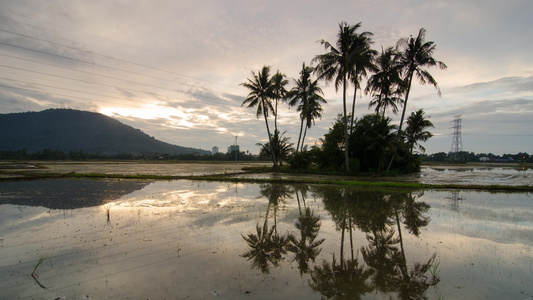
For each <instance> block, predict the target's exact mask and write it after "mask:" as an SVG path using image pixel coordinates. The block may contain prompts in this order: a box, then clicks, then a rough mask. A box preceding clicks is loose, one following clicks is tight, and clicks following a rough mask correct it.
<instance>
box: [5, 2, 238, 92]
mask: <svg viewBox="0 0 533 300" xmlns="http://www.w3.org/2000/svg"><path fill="white" fill-rule="evenodd" d="M0 10H3V11H4V13H8V14H12V15H18V16H20V17H23V18H25V19H28V18H31V19H34V20H36V21H39V22H43V23H47V24H50V25H53V26H55V27H58V28H61V29H64V30H67V31H71V32H74V33H75V34H76V35H80V34H83V35H87V36H92V37H93V38H97V39H100V40H105V41H108V42H111V43H114V44H119V45H120V44H121V45H123V46H126V47H128V48H135V49H137V50H140V51H142V52H145V53H148V51H146V49H141V48H138V47H134V46H132V45H130V44H125V43H119V42H117V41H115V40H110V39H105V38H102V37H100V36H96V35H93V34H88V33H85V32H81V31H78V30H73V29H72V28H69V27H64V26H61V25H57V24H54V23H51V22H49V21H45V20H41V19H39V18H36V17H34V16H31V15H25V14H21V13H19V12H14V11H7V10H6V9H2V8H0ZM0 31H4V32H7V33H11V34H14V35H19V36H22V37H25V38H29V39H35V40H40V41H44V42H48V43H51V44H55V45H58V46H62V47H67V48H71V49H75V50H78V51H82V52H86V53H89V54H94V55H98V56H102V57H107V58H110V59H114V60H118V61H123V62H127V63H130V64H133V65H138V66H143V67H146V68H150V69H153V70H158V71H161V72H165V73H169V74H173V75H176V76H181V77H184V78H189V79H193V80H198V81H203V82H206V83H212V84H216V85H220V86H226V87H230V88H235V87H234V86H227V85H225V84H222V83H218V82H215V81H210V80H206V79H201V78H196V77H193V76H188V75H185V74H182V73H178V72H174V71H170V70H165V69H161V68H156V67H153V66H149V65H145V64H140V63H136V62H132V61H128V60H125V59H121V58H117V57H115V56H109V55H105V54H100V53H98V52H94V51H89V50H85V49H81V48H79V47H74V46H70V45H65V44H60V43H57V42H53V41H50V40H47V39H43V38H37V37H34V36H30V35H27V34H23V33H19V32H14V31H10V30H6V29H0ZM152 54H155V55H157V56H161V57H165V58H167V59H171V60H173V61H176V60H175V59H174V58H172V57H169V56H165V55H161V54H159V53H155V52H152ZM121 55H123V54H121ZM215 91H217V90H215ZM218 92H220V91H218Z"/></svg>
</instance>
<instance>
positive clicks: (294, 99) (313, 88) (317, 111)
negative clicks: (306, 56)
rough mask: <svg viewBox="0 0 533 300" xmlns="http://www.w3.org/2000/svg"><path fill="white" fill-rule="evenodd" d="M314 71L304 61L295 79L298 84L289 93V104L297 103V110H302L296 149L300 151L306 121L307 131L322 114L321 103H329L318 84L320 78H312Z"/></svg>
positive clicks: (294, 104)
mask: <svg viewBox="0 0 533 300" xmlns="http://www.w3.org/2000/svg"><path fill="white" fill-rule="evenodd" d="M312 72H313V68H312V67H309V66H306V65H305V63H304V64H303V65H302V70H301V71H300V78H299V79H295V80H294V81H295V82H296V86H295V87H293V88H292V89H291V91H290V92H289V94H288V95H289V98H290V100H289V106H296V105H297V106H298V107H297V111H299V112H300V134H299V135H298V143H297V144H296V151H298V149H300V147H301V148H302V149H303V144H304V142H303V141H304V140H305V134H304V138H303V139H302V132H303V125H304V121H306V120H307V122H306V132H307V128H311V123H314V119H315V118H317V117H318V118H320V117H321V116H322V115H321V112H322V106H321V105H320V104H321V103H327V102H326V100H325V99H324V97H322V95H323V94H324V93H323V92H322V89H321V88H320V87H319V86H318V80H314V81H312V80H311V73H312ZM300 142H301V143H300ZM300 145H301V146H300Z"/></svg>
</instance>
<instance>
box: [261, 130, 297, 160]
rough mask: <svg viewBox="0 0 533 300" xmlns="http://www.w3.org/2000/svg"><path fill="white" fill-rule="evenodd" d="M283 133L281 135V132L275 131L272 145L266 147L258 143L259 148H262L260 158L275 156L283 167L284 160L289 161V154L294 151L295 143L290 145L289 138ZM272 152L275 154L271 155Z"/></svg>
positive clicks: (268, 144)
mask: <svg viewBox="0 0 533 300" xmlns="http://www.w3.org/2000/svg"><path fill="white" fill-rule="evenodd" d="M284 134H285V132H283V133H281V134H280V133H279V131H277V130H276V131H275V132H274V135H273V136H272V137H271V138H270V141H271V143H270V142H269V143H266V144H265V145H263V144H261V143H257V146H259V147H261V151H260V152H259V155H260V156H266V157H268V156H275V157H276V159H277V161H278V163H279V164H280V165H281V161H282V160H283V159H287V157H288V155H289V153H290V152H291V151H292V146H293V145H294V144H293V143H290V142H289V140H290V138H289V137H284V136H283V135H284ZM270 151H274V153H271V152H270Z"/></svg>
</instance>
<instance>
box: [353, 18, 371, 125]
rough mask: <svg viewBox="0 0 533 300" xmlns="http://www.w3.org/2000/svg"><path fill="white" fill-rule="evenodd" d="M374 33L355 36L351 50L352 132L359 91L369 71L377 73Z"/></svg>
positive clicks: (355, 34) (359, 25) (357, 25)
mask: <svg viewBox="0 0 533 300" xmlns="http://www.w3.org/2000/svg"><path fill="white" fill-rule="evenodd" d="M355 27H356V28H360V27H361V22H359V23H357V24H355ZM372 35H373V33H371V32H368V31H365V32H362V33H359V34H358V33H355V32H354V34H353V37H352V41H351V47H350V48H351V49H350V61H351V64H352V68H351V69H350V70H349V79H350V81H351V82H352V83H353V86H354V92H353V101H352V117H351V122H350V132H351V130H352V129H353V123H354V117H355V102H356V100H357V90H359V89H361V81H362V80H363V78H365V77H367V75H368V71H372V72H375V71H377V69H376V65H374V58H375V57H376V55H377V51H376V50H373V49H372V48H371V45H372V44H373V43H374V42H373V41H372Z"/></svg>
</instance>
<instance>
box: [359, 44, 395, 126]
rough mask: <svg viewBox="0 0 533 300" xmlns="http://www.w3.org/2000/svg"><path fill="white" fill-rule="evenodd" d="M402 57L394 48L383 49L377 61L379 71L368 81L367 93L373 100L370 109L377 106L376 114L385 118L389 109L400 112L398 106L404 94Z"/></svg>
mask: <svg viewBox="0 0 533 300" xmlns="http://www.w3.org/2000/svg"><path fill="white" fill-rule="evenodd" d="M399 59H400V56H399V55H398V53H397V52H396V50H395V49H394V48H393V47H389V48H387V49H386V50H383V49H381V55H379V56H378V57H377V59H376V67H377V70H376V72H375V73H374V75H372V76H370V78H369V79H368V82H367V85H366V88H365V92H366V93H370V95H371V96H372V100H371V101H370V102H369V103H368V107H369V108H370V107H372V106H376V108H375V111H376V113H380V112H381V115H382V116H385V111H386V110H387V107H389V106H390V107H391V108H392V112H393V113H394V114H396V113H397V112H398V104H401V103H402V102H403V100H402V99H401V98H400V97H399V96H400V94H401V92H402V83H403V81H402V78H401V65H400V64H399Z"/></svg>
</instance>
